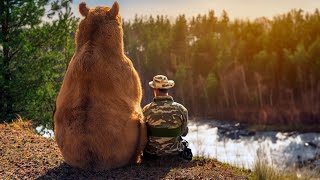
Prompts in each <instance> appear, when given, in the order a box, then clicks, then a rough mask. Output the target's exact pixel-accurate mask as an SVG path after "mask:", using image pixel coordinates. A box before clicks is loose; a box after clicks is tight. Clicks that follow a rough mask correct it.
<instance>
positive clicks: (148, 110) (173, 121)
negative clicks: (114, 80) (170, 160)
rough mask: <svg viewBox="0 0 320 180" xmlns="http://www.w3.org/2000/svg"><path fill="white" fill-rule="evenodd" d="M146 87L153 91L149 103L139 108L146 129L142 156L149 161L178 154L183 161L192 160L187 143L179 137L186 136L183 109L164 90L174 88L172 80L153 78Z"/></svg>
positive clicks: (161, 76)
mask: <svg viewBox="0 0 320 180" xmlns="http://www.w3.org/2000/svg"><path fill="white" fill-rule="evenodd" d="M149 85H150V86H151V87H152V88H153V90H154V95H155V97H154V99H153V102H151V103H150V104H148V105H146V106H145V107H144V108H143V114H144V116H145V118H144V121H145V122H146V124H147V129H148V144H147V146H146V148H145V150H144V153H143V157H144V158H145V159H151V158H154V157H158V156H166V155H179V156H180V157H182V158H183V159H185V160H187V161H191V160H192V152H191V149H189V148H187V146H188V142H187V141H185V140H182V138H181V136H186V135H187V133H188V127H187V120H188V111H187V109H186V108H185V107H184V106H183V105H181V104H179V103H176V102H174V101H173V98H172V97H171V96H169V94H168V89H170V88H172V87H173V86H174V81H172V80H168V78H167V77H166V76H163V75H156V76H154V77H153V81H151V82H149Z"/></svg>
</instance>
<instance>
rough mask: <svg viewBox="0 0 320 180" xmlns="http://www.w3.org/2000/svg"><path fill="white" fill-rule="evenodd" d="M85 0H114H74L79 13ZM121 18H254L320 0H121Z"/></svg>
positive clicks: (92, 0)
mask: <svg viewBox="0 0 320 180" xmlns="http://www.w3.org/2000/svg"><path fill="white" fill-rule="evenodd" d="M83 1H84V2H86V3H87V5H88V6H89V7H94V6H112V4H113V2H114V0H86V1H85V0H74V2H73V10H74V12H75V14H76V15H77V16H79V17H80V14H79V12H78V4H79V3H80V2H83ZM118 2H119V4H120V14H121V16H122V18H124V19H126V20H129V19H133V18H134V16H135V14H138V15H139V16H140V15H142V16H144V15H147V16H149V15H158V14H162V15H167V16H168V17H169V18H175V17H176V16H177V15H179V14H185V15H186V16H187V17H192V16H193V15H197V14H206V13H207V12H208V11H209V10H214V11H215V14H216V15H217V16H220V15H221V12H222V11H223V10H226V11H227V13H228V15H229V18H230V19H235V18H241V19H251V20H253V19H255V18H258V17H262V16H264V17H267V18H272V17H273V16H275V15H279V14H283V13H286V12H288V11H290V10H291V9H294V8H296V9H302V10H304V11H305V12H314V10H315V9H316V8H318V9H320V0H118Z"/></svg>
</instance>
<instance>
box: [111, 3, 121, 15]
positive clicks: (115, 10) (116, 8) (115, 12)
mask: <svg viewBox="0 0 320 180" xmlns="http://www.w3.org/2000/svg"><path fill="white" fill-rule="evenodd" d="M119 9H120V7H119V4H118V2H117V1H115V2H114V3H113V5H112V8H111V9H110V11H109V12H110V15H111V17H112V18H115V17H116V16H117V15H118V14H119Z"/></svg>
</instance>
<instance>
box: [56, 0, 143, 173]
mask: <svg viewBox="0 0 320 180" xmlns="http://www.w3.org/2000/svg"><path fill="white" fill-rule="evenodd" d="M79 11H80V13H81V15H83V16H84V17H85V18H84V19H83V20H82V21H81V22H80V24H79V27H78V30H77V34H76V52H75V54H74V56H73V57H72V59H71V61H70V63H69V66H68V69H67V71H66V73H65V76H64V80H63V84H62V87H61V89H60V92H59V94H58V97H57V101H56V111H55V113H54V133H55V140H56V142H57V144H58V147H59V148H60V150H61V152H62V155H63V157H64V159H65V162H66V163H67V164H69V165H71V166H74V167H79V168H82V169H89V170H97V171H99V170H107V169H110V168H116V167H121V166H124V165H127V164H129V163H131V162H134V161H137V160H138V159H139V155H140V154H141V152H142V150H143V148H144V146H145V144H146V141H147V136H146V127H145V124H143V121H142V118H143V115H142V111H141V107H140V102H141V96H142V91H141V83H140V79H139V76H138V74H137V72H136V70H135V69H134V67H133V65H132V62H131V61H130V59H129V58H127V57H126V56H125V55H124V50H123V30H122V23H121V17H120V15H119V4H118V3H117V2H115V3H114V4H113V6H112V8H109V7H95V8H88V7H87V6H86V4H85V3H81V4H80V5H79Z"/></svg>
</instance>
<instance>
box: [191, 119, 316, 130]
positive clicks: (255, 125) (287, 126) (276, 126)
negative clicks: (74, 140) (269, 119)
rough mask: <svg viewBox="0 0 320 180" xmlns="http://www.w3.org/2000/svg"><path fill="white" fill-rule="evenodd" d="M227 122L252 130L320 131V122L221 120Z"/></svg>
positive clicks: (194, 120)
mask: <svg viewBox="0 0 320 180" xmlns="http://www.w3.org/2000/svg"><path fill="white" fill-rule="evenodd" d="M211 119H212V120H214V119H216V118H213V117H211V118H210V117H209V118H208V117H192V118H191V119H190V121H192V122H199V123H201V122H207V121H210V120H211ZM219 121H221V122H225V123H226V124H238V126H239V125H240V127H241V129H245V130H248V131H252V132H257V131H277V132H297V133H308V132H309V133H310V132H315V133H320V123H316V124H308V123H302V122H292V123H283V122H282V123H264V122H261V121H256V122H246V121H235V120H234V121H233V120H219Z"/></svg>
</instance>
